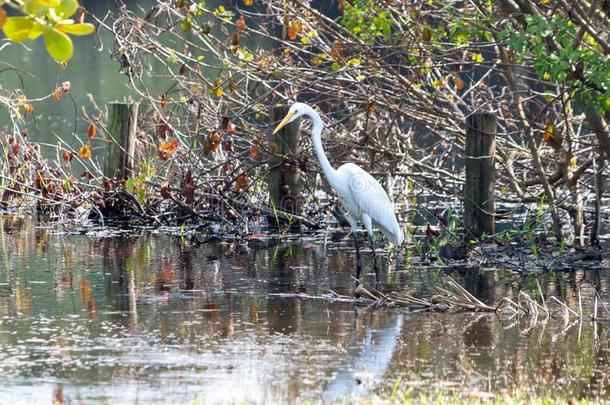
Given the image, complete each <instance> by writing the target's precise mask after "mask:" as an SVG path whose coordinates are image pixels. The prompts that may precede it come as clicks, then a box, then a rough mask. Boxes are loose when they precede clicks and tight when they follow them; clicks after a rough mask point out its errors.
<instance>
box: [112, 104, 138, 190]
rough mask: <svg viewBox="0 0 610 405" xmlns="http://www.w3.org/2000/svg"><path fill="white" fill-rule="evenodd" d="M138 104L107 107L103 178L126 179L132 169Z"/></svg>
mask: <svg viewBox="0 0 610 405" xmlns="http://www.w3.org/2000/svg"><path fill="white" fill-rule="evenodd" d="M138 108H139V104H138V103H120V102H114V103H110V104H109V105H108V109H109V112H108V132H109V136H110V142H108V145H107V146H106V156H105V158H104V176H105V177H114V176H119V177H120V178H123V179H126V178H127V177H129V176H130V175H131V173H132V171H133V169H134V153H135V149H136V129H137V126H138Z"/></svg>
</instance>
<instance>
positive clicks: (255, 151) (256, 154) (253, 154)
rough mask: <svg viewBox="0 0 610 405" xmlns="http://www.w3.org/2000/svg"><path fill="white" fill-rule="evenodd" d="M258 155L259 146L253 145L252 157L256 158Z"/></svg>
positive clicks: (251, 149)
mask: <svg viewBox="0 0 610 405" xmlns="http://www.w3.org/2000/svg"><path fill="white" fill-rule="evenodd" d="M257 156H258V148H257V147H256V146H253V147H252V148H250V157H251V158H252V159H256V157H257Z"/></svg>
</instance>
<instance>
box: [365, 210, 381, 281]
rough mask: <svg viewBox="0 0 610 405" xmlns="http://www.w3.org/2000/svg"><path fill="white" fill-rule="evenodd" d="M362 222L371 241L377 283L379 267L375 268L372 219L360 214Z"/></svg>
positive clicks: (375, 256)
mask: <svg viewBox="0 0 610 405" xmlns="http://www.w3.org/2000/svg"><path fill="white" fill-rule="evenodd" d="M362 222H363V223H364V227H365V228H366V232H367V233H368V234H369V241H370V242H371V249H372V251H373V268H374V269H375V282H376V283H377V284H379V269H378V268H377V255H376V254H375V238H374V235H373V221H372V220H371V217H369V216H368V215H367V214H362Z"/></svg>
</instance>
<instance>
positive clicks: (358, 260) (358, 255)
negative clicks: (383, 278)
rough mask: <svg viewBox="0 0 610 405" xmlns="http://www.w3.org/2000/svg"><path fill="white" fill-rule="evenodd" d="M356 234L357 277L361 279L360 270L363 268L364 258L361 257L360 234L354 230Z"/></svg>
mask: <svg viewBox="0 0 610 405" xmlns="http://www.w3.org/2000/svg"><path fill="white" fill-rule="evenodd" d="M352 235H354V246H356V278H357V279H358V280H360V271H361V270H362V259H361V258H360V248H359V247H358V236H356V232H352Z"/></svg>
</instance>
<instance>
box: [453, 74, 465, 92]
mask: <svg viewBox="0 0 610 405" xmlns="http://www.w3.org/2000/svg"><path fill="white" fill-rule="evenodd" d="M453 84H454V85H455V89H456V90H462V89H463V88H464V82H463V81H462V79H460V77H459V76H453Z"/></svg>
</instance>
